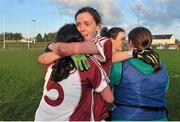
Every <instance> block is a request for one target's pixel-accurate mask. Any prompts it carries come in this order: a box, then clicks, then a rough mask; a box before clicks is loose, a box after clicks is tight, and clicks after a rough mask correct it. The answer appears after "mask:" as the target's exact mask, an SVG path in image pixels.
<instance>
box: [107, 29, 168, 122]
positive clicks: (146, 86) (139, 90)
mask: <svg viewBox="0 0 180 122" xmlns="http://www.w3.org/2000/svg"><path fill="white" fill-rule="evenodd" d="M128 43H129V44H128V47H129V49H130V50H134V49H137V50H138V51H139V52H142V50H143V51H145V52H146V51H148V50H151V51H152V52H154V51H153V50H152V49H150V46H151V43H152V34H151V32H150V31H149V30H148V29H147V28H144V27H137V28H134V29H133V30H131V31H130V32H129V34H128ZM134 57H136V56H134ZM149 59H150V58H149ZM149 59H148V60H147V59H146V60H144V59H135V58H130V59H128V60H125V61H123V62H122V65H117V66H116V68H114V69H112V70H111V75H110V77H111V86H113V87H114V97H115V100H114V103H115V105H116V107H115V109H114V110H113V111H112V115H111V119H112V121H118V120H121V121H156V120H157V121H164V120H167V116H166V112H167V109H166V99H165V94H166V91H167V88H168V87H167V86H168V75H167V72H166V69H165V65H164V63H163V62H162V61H160V60H159V56H158V54H157V53H156V52H154V53H153V56H151V62H148V61H149ZM113 65H114V64H113Z"/></svg>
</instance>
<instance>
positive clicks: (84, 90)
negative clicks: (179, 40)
mask: <svg viewBox="0 0 180 122" xmlns="http://www.w3.org/2000/svg"><path fill="white" fill-rule="evenodd" d="M75 21H76V24H66V25H64V26H63V27H61V28H60V29H59V30H58V31H57V33H56V37H55V38H54V42H53V43H50V44H48V46H47V49H46V50H45V51H46V52H45V53H43V54H41V55H40V56H39V57H38V61H39V62H40V63H41V64H45V66H46V74H45V83H44V89H43V95H42V98H41V101H40V104H39V107H38V108H37V111H36V114H35V121H102V120H105V121H106V120H107V121H117V120H119V121H133V120H134V121H138V120H139V121H146V120H148V121H152V120H153V121H154V120H156V121H166V120H168V118H167V109H166V108H167V106H166V104H167V103H166V99H165V94H166V92H167V89H168V82H169V81H168V75H167V72H166V69H165V64H164V63H163V62H162V60H160V58H159V55H158V53H157V52H156V51H155V50H153V49H152V48H151V43H152V34H151V32H150V31H149V30H148V29H147V28H145V27H136V28H134V29H132V30H131V31H130V32H129V34H128V41H126V40H125V31H124V29H122V28H120V27H112V28H111V29H109V30H108V29H107V28H103V29H102V27H101V21H102V20H101V17H100V15H99V13H98V12H97V10H95V9H94V8H92V7H83V8H81V9H79V10H78V12H77V13H76V15H75ZM125 42H126V44H125ZM125 45H126V46H127V48H128V49H127V50H125V49H124V48H123V47H124V46H125Z"/></svg>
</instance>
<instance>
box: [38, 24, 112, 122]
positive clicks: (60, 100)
mask: <svg viewBox="0 0 180 122" xmlns="http://www.w3.org/2000/svg"><path fill="white" fill-rule="evenodd" d="M83 40H84V38H83V37H82V35H81V33H80V32H79V31H78V30H77V28H76V25H75V24H67V25H65V26H63V27H62V28H61V29H60V30H59V31H58V32H57V34H56V38H55V42H59V41H61V42H65V43H69V42H74V41H76V42H81V41H83ZM87 60H88V62H89V63H90V65H91V67H90V68H89V69H88V70H87V71H84V72H80V71H79V70H78V69H76V67H75V64H74V62H73V60H72V58H71V57H70V56H68V57H63V58H60V59H58V60H56V61H55V62H54V63H52V64H48V65H47V72H46V76H45V84H44V90H43V96H42V99H41V101H40V105H39V107H38V109H37V111H36V115H35V120H36V121H90V120H94V114H93V113H94V111H93V105H94V98H93V94H94V93H98V94H99V95H101V98H102V99H103V100H104V101H106V102H107V103H112V102H113V99H114V97H113V94H112V92H111V90H110V87H109V85H108V83H109V79H108V77H107V75H106V73H105V71H104V70H103V68H102V67H101V65H100V64H99V63H98V61H97V60H96V59H95V58H94V57H92V56H89V57H87ZM99 112H100V113H102V112H103V111H101V109H99Z"/></svg>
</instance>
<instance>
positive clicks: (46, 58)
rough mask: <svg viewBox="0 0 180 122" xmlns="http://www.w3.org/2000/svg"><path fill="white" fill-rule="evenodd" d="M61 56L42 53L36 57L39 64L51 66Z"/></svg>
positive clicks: (52, 53)
mask: <svg viewBox="0 0 180 122" xmlns="http://www.w3.org/2000/svg"><path fill="white" fill-rule="evenodd" d="M61 57H62V56H59V55H57V54H56V53H54V52H47V53H43V54H41V55H40V56H39V57H38V62H39V63H41V64H51V63H52V62H54V61H55V60H57V59H59V58H61Z"/></svg>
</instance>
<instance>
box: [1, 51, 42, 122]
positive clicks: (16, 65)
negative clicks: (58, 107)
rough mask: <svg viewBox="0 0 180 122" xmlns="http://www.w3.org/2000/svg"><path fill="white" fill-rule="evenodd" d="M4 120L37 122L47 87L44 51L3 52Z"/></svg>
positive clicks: (2, 93) (2, 103) (2, 106)
mask: <svg viewBox="0 0 180 122" xmlns="http://www.w3.org/2000/svg"><path fill="white" fill-rule="evenodd" d="M0 53H1V58H0V120H33V117H34V113H35V110H36V108H37V106H38V104H39V100H40V96H41V93H42V85H43V82H44V81H43V72H44V69H43V66H42V65H39V64H38V63H37V56H38V55H39V54H40V53H42V51H41V50H8V51H0Z"/></svg>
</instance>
